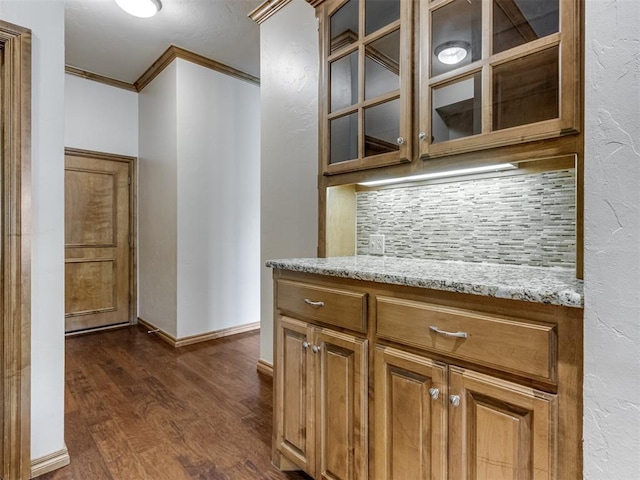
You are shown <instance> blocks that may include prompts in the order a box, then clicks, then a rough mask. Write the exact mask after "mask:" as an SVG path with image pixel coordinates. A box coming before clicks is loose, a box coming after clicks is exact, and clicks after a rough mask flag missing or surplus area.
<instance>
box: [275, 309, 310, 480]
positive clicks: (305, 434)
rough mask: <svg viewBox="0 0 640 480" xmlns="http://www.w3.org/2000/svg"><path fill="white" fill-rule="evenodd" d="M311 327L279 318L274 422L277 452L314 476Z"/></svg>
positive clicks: (285, 318)
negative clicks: (309, 338) (309, 330)
mask: <svg viewBox="0 0 640 480" xmlns="http://www.w3.org/2000/svg"><path fill="white" fill-rule="evenodd" d="M307 332H308V329H307V324H306V323H304V322H300V321H298V320H294V319H292V318H289V317H279V318H278V320H277V324H276V331H275V334H276V335H277V351H276V363H277V368H276V369H275V375H276V377H275V384H274V385H275V395H276V401H275V402H274V405H275V406H276V409H275V412H274V415H275V417H274V423H275V426H276V439H275V444H276V446H277V449H278V450H279V451H280V452H281V453H282V454H283V455H284V456H285V457H286V458H287V459H288V460H290V461H291V462H293V463H294V464H295V465H297V466H298V467H300V468H301V469H302V470H304V471H306V472H307V473H309V474H310V475H313V474H314V470H313V469H314V468H315V457H314V453H315V445H314V442H315V436H314V425H313V421H312V416H313V408H314V404H313V368H312V367H313V366H312V362H311V359H310V358H309V357H308V355H310V353H311V352H309V344H308V335H307Z"/></svg>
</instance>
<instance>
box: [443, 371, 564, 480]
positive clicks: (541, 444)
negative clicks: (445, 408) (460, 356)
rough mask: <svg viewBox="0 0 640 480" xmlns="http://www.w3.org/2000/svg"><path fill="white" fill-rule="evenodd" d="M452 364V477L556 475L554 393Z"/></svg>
mask: <svg viewBox="0 0 640 480" xmlns="http://www.w3.org/2000/svg"><path fill="white" fill-rule="evenodd" d="M449 368H450V372H449V395H450V397H449V400H450V402H449V452H450V453H449V480H552V479H555V478H556V472H555V465H556V445H555V439H556V425H557V419H556V412H557V405H556V397H555V395H551V394H548V393H543V392H540V391H537V390H534V389H532V388H528V387H523V386H521V385H517V384H514V383H511V382H507V381H505V380H500V379H497V378H494V377H490V376H488V375H482V374H479V373H476V372H473V371H471V370H465V369H462V368H459V367H453V366H452V367H449ZM456 396H457V397H459V404H458V406H455V405H456V403H457V401H456V400H458V399H457V398H456Z"/></svg>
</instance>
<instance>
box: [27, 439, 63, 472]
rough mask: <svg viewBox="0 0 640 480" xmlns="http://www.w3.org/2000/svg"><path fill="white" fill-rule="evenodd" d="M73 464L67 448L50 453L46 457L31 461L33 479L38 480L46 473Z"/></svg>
mask: <svg viewBox="0 0 640 480" xmlns="http://www.w3.org/2000/svg"><path fill="white" fill-rule="evenodd" d="M70 462H71V458H70V457H69V451H68V450H67V446H66V445H65V447H64V448H63V449H62V450H59V451H57V452H53V453H50V454H49V455H45V456H44V457H40V458H36V459H35V460H31V477H30V478H36V477H39V476H40V475H44V474H45V473H49V472H53V471H54V470H57V469H59V468H62V467H66V466H67V465H69V463H70Z"/></svg>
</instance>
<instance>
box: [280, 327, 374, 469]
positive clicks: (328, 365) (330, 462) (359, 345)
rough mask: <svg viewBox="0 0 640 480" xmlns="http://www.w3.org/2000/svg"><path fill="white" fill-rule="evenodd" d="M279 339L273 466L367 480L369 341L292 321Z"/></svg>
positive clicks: (283, 329)
mask: <svg viewBox="0 0 640 480" xmlns="http://www.w3.org/2000/svg"><path fill="white" fill-rule="evenodd" d="M276 336H277V339H276V364H277V365H278V368H277V369H276V372H275V401H274V409H275V412H274V423H275V425H274V427H275V431H274V432H275V438H274V456H273V460H274V463H275V464H276V466H278V467H279V468H281V469H283V470H290V469H298V468H299V469H302V470H304V471H305V472H307V473H308V474H309V475H311V476H313V477H314V478H318V479H327V480H329V479H331V480H357V479H361V480H362V479H366V478H367V462H368V456H367V448H368V447H367V419H368V415H367V382H368V371H367V340H366V339H363V338H358V337H355V336H352V335H348V334H344V333H341V332H337V331H334V330H332V329H329V328H322V327H318V326H314V325H312V324H308V323H305V322H303V321H299V320H296V319H293V318H289V317H278V319H277V326H276Z"/></svg>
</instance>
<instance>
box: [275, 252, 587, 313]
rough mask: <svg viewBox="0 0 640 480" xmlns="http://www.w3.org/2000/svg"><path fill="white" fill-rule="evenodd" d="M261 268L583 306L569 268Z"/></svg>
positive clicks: (389, 263)
mask: <svg viewBox="0 0 640 480" xmlns="http://www.w3.org/2000/svg"><path fill="white" fill-rule="evenodd" d="M267 267H271V268H277V269H282V270H291V271H296V272H306V273H315V274H319V275H329V276H333V277H342V278H353V279H356V280H366V281H371V282H378V283H389V284H393V285H406V286H410V287H420V288H430V289H434V290H444V291H447V292H458V293H469V294H472V295H484V296H487V297H496V298H507V299H514V300H524V301H527V302H536V303H545V304H550V305H561V306H566V307H579V308H581V307H582V306H583V284H582V280H577V279H576V278H575V270H574V269H573V268H563V267H553V268H548V267H528V266H520V265H501V264H494V263H469V262H456V261H440V260H420V259H413V258H398V257H379V256H372V255H358V256H353V257H330V258H291V259H282V260H270V261H268V262H267Z"/></svg>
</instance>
